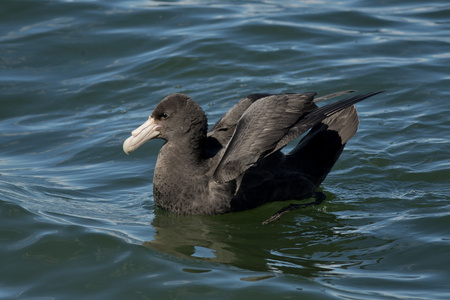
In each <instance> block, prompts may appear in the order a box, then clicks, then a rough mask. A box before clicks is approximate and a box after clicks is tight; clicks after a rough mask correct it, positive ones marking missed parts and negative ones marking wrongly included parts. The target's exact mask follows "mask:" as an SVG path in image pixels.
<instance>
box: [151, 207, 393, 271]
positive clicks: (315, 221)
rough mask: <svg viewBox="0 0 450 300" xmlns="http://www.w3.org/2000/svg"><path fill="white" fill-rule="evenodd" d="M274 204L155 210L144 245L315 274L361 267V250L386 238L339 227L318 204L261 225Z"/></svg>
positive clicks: (372, 247) (255, 266)
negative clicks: (235, 209) (213, 212)
mask: <svg viewBox="0 0 450 300" xmlns="http://www.w3.org/2000/svg"><path fill="white" fill-rule="evenodd" d="M278 205H279V204H269V205H266V206H263V207H261V208H257V209H254V210H251V211H246V212H240V213H232V214H228V215H222V216H178V215H174V214H172V213H169V212H165V211H162V210H160V209H156V210H155V218H154V220H153V222H152V225H153V227H154V229H155V230H156V234H155V236H154V239H153V240H152V241H148V242H145V243H144V245H145V246H147V247H149V248H152V249H154V250H157V251H159V252H162V253H166V254H170V255H172V256H175V257H179V258H184V259H198V260H202V261H208V262H214V263H223V264H228V265H232V266H235V267H238V268H242V269H247V270H253V271H259V272H275V273H285V274H297V275H301V276H305V277H318V276H323V273H324V272H334V271H336V272H337V273H339V272H340V271H339V269H346V268H349V267H355V266H356V267H362V264H367V263H368V261H367V258H364V257H361V255H364V254H365V253H367V252H371V251H374V250H375V249H376V248H377V247H380V246H382V245H383V244H385V243H386V241H385V240H382V239H377V238H374V237H373V236H369V235H364V234H361V233H355V232H343V231H341V230H340V229H339V228H347V229H348V224H346V222H345V221H344V220H339V219H338V218H337V217H336V216H335V215H334V214H333V213H326V212H322V211H321V210H320V208H319V209H317V208H312V209H311V208H308V209H305V210H303V211H302V210H299V211H298V212H295V213H291V215H290V216H289V217H285V218H284V219H283V220H282V222H278V223H274V224H271V225H265V226H264V225H261V219H264V216H265V215H267V214H268V213H269V214H270V211H275V210H276V209H278V207H277V206H278ZM361 245H365V246H366V248H361ZM370 263H373V261H372V260H371V262H370Z"/></svg>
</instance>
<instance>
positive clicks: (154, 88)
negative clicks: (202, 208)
mask: <svg viewBox="0 0 450 300" xmlns="http://www.w3.org/2000/svg"><path fill="white" fill-rule="evenodd" d="M1 6H2V9H1V10H0V28H1V29H0V51H1V56H0V97H1V98H0V99H1V110H0V137H1V141H2V142H1V152H0V214H1V216H0V257H1V258H2V263H1V272H0V298H3V299H15V298H18V299H74V298H79V299H81V298H83V299H84V298H89V299H92V298H95V299H124V298H125V297H126V298H127V299H162V298H164V299H231V298H232V299H248V297H260V298H261V299H274V298H276V299H288V298H295V299H343V298H344V299H448V298H449V295H450V288H449V287H448V282H449V281H450V275H449V274H450V272H449V271H450V267H449V266H450V259H449V255H448V253H449V252H450V230H449V228H450V205H449V200H450V192H449V189H448V182H449V178H450V164H449V156H448V149H449V146H450V121H449V118H448V116H449V113H450V108H449V105H448V99H449V95H450V93H449V89H448V87H449V86H450V76H449V72H448V66H449V64H450V37H449V34H448V33H449V29H450V21H449V20H450V6H449V5H448V3H447V2H446V1H428V2H424V1H409V2H407V3H406V2H404V1H340V2H332V1H330V2H329V1H269V0H268V1H232V2H229V3H218V2H216V1H35V0H31V1H13V0H3V1H2V5H1ZM346 89H357V90H359V91H361V92H366V91H377V90H386V91H387V92H386V93H384V94H383V95H380V96H377V97H374V98H371V99H370V100H367V101H364V102H362V103H360V104H358V105H357V107H358V111H359V115H360V121H361V122H360V129H359V131H358V133H357V135H356V136H355V137H354V138H353V139H352V140H351V141H350V142H349V143H348V145H347V147H346V149H345V151H344V153H343V154H342V156H341V158H340V160H339V161H338V163H337V164H336V166H335V168H334V169H333V171H332V172H331V173H330V175H329V176H328V177H327V179H326V180H325V182H324V183H323V185H322V191H323V192H324V193H325V194H326V195H327V201H326V202H325V203H324V204H323V205H320V206H318V207H314V208H307V209H304V210H302V211H298V212H296V213H291V214H290V215H289V214H288V215H286V216H284V217H283V218H282V220H281V221H280V222H277V223H274V224H271V225H269V226H262V225H261V221H263V220H265V219H266V218H267V217H268V216H270V215H271V214H272V213H274V212H275V211H276V210H278V209H280V208H281V207H283V206H285V203H273V204H269V205H266V206H263V207H260V208H258V209H255V210H251V211H247V212H242V213H235V214H228V215H223V216H212V217H211V216H200V217H199V216H195V217H180V216H176V215H173V214H171V213H167V212H164V211H162V210H160V209H158V208H156V207H155V205H154V203H153V195H152V176H153V171H154V166H155V161H156V155H157V153H158V149H159V148H160V146H161V141H152V142H150V143H148V144H146V145H145V146H143V147H141V148H140V149H139V151H137V152H135V153H133V154H132V155H130V156H126V155H125V154H124V153H123V152H122V142H123V141H124V139H125V138H126V137H127V136H128V135H129V132H130V131H131V130H132V129H134V128H136V127H137V126H138V125H139V124H141V123H142V122H143V121H144V120H145V119H146V118H147V116H148V114H149V113H150V112H151V110H152V109H153V108H154V106H155V105H156V104H157V103H158V102H159V101H160V100H161V99H162V98H163V97H165V96H166V95H168V94H170V93H174V92H182V93H186V94H188V95H190V96H191V97H192V98H193V99H195V100H196V101H197V102H198V103H200V104H201V105H202V107H203V108H204V109H205V111H206V113H207V115H208V118H209V122H210V123H211V124H213V123H214V122H215V121H217V120H218V119H219V118H220V116H221V115H222V114H223V113H224V112H225V111H227V110H228V109H229V108H230V107H231V106H232V105H233V104H234V103H235V102H236V101H238V100H239V99H240V98H242V97H244V96H246V95H248V94H250V93H254V92H271V93H277V92H302V91H316V92H319V94H320V95H325V94H326V93H330V92H333V91H337V90H346ZM292 146H293V145H289V146H288V148H290V147H292Z"/></svg>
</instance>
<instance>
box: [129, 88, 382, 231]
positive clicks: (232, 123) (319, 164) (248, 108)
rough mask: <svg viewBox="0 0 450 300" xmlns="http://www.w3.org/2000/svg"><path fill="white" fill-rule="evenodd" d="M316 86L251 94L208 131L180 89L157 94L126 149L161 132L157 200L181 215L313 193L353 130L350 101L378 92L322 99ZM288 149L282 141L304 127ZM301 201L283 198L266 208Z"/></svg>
mask: <svg viewBox="0 0 450 300" xmlns="http://www.w3.org/2000/svg"><path fill="white" fill-rule="evenodd" d="M350 92H352V91H344V92H338V93H333V94H330V95H327V96H324V97H320V98H316V99H314V97H315V96H316V93H312V92H311V93H301V94H277V95H271V94H252V95H249V96H247V97H245V98H244V99H242V100H241V101H239V102H238V103H237V104H236V105H234V106H233V107H232V108H231V109H230V110H229V111H228V112H227V113H226V114H225V115H224V116H223V117H222V118H221V119H220V120H219V121H218V122H217V123H216V124H215V125H214V126H213V127H212V128H211V130H210V131H209V132H208V131H207V127H208V125H207V119H206V115H205V113H204V111H203V110H202V109H201V107H200V106H199V105H198V104H197V103H196V102H194V101H193V100H192V99H191V98H189V97H188V96H186V95H183V94H172V95H169V96H167V97H166V98H164V99H163V100H162V101H161V102H160V103H159V104H158V105H157V106H156V108H155V109H154V111H153V112H152V114H151V115H150V117H149V119H148V120H147V121H146V122H145V123H144V124H142V125H141V126H140V127H139V128H137V129H136V130H134V131H133V132H132V136H130V137H129V138H128V139H127V140H126V141H125V142H124V144H123V149H124V151H125V153H127V154H128V153H130V152H132V151H134V150H136V149H137V148H138V147H139V146H141V145H142V144H144V143H145V142H147V141H148V140H151V139H154V138H158V139H163V140H165V143H164V145H163V146H162V148H161V150H160V151H159V155H158V159H157V162H156V168H155V172H154V178H153V194H154V200H155V203H156V205H158V206H159V207H161V208H163V209H166V210H169V211H172V212H175V213H178V214H184V215H193V214H205V215H213V214H223V213H228V212H235V211H242V210H247V209H251V208H255V207H257V206H260V205H263V204H265V203H268V202H272V201H285V200H302V199H306V198H315V199H316V201H315V202H312V203H307V204H306V205H311V204H318V203H320V202H321V201H322V200H323V199H324V198H325V195H324V194H323V193H320V192H316V191H315V190H316V189H317V187H318V186H319V185H320V184H321V183H322V181H323V180H324V179H325V177H326V176H327V174H328V173H329V172H330V170H331V168H332V167H333V165H334V164H335V162H336V161H337V159H338V158H339V156H340V154H341V153H342V150H343V149H344V146H345V144H346V143H347V141H348V140H349V139H350V138H351V137H352V136H353V135H354V134H355V133H356V130H357V128H358V123H359V120H358V115H357V112H356V109H355V107H354V104H356V103H358V102H360V101H362V100H364V99H367V98H369V97H371V96H374V95H377V94H379V93H381V92H374V93H367V94H362V95H356V96H354V97H350V98H346V99H343V100H340V101H337V102H334V103H331V104H328V105H324V106H322V107H318V106H317V105H316V103H317V102H320V101H322V100H325V99H328V98H332V97H335V96H340V95H343V94H347V93H350ZM308 130H309V132H308V134H306V135H305V136H304V137H303V138H302V139H301V140H300V142H299V143H298V145H297V146H296V147H295V148H294V149H293V150H292V151H290V152H289V153H288V154H284V153H282V152H281V149H282V148H283V147H284V146H286V144H288V143H289V142H291V141H293V140H294V139H296V138H297V137H299V136H300V135H302V134H303V133H305V132H307V131H308ZM301 206H305V205H301V204H298V205H290V206H288V207H286V208H285V209H283V210H281V211H279V212H278V213H277V214H275V215H274V216H272V218H270V219H269V220H267V221H266V223H268V222H271V221H273V220H275V219H278V218H279V217H280V216H281V215H282V214H284V213H286V212H288V211H290V210H292V209H295V208H298V207H301Z"/></svg>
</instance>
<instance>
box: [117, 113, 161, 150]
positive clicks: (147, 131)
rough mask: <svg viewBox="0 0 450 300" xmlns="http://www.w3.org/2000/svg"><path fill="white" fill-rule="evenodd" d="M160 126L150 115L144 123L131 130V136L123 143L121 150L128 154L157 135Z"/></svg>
mask: <svg viewBox="0 0 450 300" xmlns="http://www.w3.org/2000/svg"><path fill="white" fill-rule="evenodd" d="M160 127H161V125H159V124H156V123H155V119H153V118H152V117H150V118H148V120H147V121H146V122H145V123H144V124H142V125H141V126H139V127H138V128H136V129H135V130H133V131H132V132H131V136H130V137H129V138H127V139H126V140H125V142H124V143H123V151H124V152H125V153H126V154H129V153H130V152H133V151H134V150H136V149H137V148H139V147H140V146H142V145H143V144H145V142H147V141H149V140H151V139H153V138H155V137H157V136H158V135H159V131H158V129H159V128H160Z"/></svg>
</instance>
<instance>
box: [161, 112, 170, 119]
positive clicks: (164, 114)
mask: <svg viewBox="0 0 450 300" xmlns="http://www.w3.org/2000/svg"><path fill="white" fill-rule="evenodd" d="M168 117H169V115H168V114H166V113H162V114H161V119H167V118H168Z"/></svg>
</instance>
